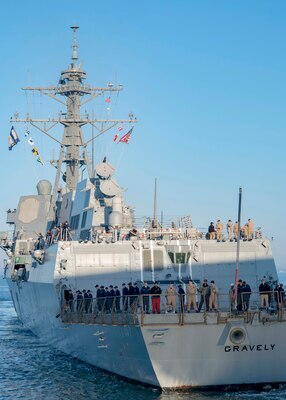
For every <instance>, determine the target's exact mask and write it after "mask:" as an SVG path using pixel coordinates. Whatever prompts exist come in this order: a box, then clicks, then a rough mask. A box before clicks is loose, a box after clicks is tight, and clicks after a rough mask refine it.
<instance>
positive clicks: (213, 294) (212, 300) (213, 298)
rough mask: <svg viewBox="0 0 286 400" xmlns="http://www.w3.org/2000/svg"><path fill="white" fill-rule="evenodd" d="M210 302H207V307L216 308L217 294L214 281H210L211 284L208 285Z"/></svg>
mask: <svg viewBox="0 0 286 400" xmlns="http://www.w3.org/2000/svg"><path fill="white" fill-rule="evenodd" d="M210 292H211V294H210V302H209V308H210V311H212V310H214V311H216V310H217V296H218V288H217V286H216V284H215V281H211V285H210Z"/></svg>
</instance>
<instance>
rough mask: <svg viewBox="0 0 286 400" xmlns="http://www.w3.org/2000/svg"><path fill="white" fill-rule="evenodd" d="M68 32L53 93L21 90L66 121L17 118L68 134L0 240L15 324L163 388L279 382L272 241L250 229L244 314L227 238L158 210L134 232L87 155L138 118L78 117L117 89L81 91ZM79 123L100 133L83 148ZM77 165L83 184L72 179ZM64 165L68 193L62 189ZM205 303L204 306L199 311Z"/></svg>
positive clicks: (114, 191) (280, 334) (279, 311)
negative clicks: (43, 99) (191, 296)
mask: <svg viewBox="0 0 286 400" xmlns="http://www.w3.org/2000/svg"><path fill="white" fill-rule="evenodd" d="M72 29H73V32H74V42H73V54H72V62H71V64H70V66H69V68H68V69H67V70H65V71H63V72H62V73H61V77H60V81H59V84H58V85H57V86H54V87H47V88H45V87H36V88H30V87H28V88H26V90H37V91H40V92H41V93H44V94H46V95H48V96H50V97H52V98H54V99H56V100H57V101H59V102H60V103H62V105H65V106H66V113H64V115H61V116H60V117H59V118H54V119H51V118H49V119H47V120H34V119H32V118H31V117H30V116H28V117H27V118H25V119H21V118H19V116H16V117H15V118H14V119H13V122H14V123H16V122H26V123H30V124H31V125H32V126H33V127H35V128H38V129H39V130H40V131H42V132H43V133H44V134H46V135H48V136H50V137H52V135H51V133H50V130H49V129H47V128H45V126H46V125H44V126H43V125H41V124H42V123H45V122H46V123H47V124H51V126H55V125H56V124H61V125H63V126H64V135H63V138H62V140H58V139H56V138H54V137H52V139H54V140H55V141H57V142H58V144H59V146H60V155H59V159H58V160H57V161H56V163H55V165H56V167H57V172H56V178H55V183H54V186H53V187H52V185H51V184H50V182H48V181H46V180H42V181H40V182H39V183H38V185H37V191H38V194H37V195H29V196H22V197H21V198H20V200H19V203H18V206H17V208H16V209H13V210H12V209H11V210H9V211H8V214H7V223H8V224H10V225H12V226H13V227H14V233H13V236H12V237H11V238H9V237H8V235H6V234H5V233H2V235H1V247H2V249H4V251H6V254H7V260H6V266H5V277H6V279H7V281H8V284H9V288H10V291H11V295H12V299H13V302H14V306H15V309H16V312H17V315H18V317H19V319H20V320H21V321H22V323H23V324H24V325H25V326H26V327H27V328H29V329H30V330H31V331H33V332H34V333H35V334H36V335H37V336H39V338H40V339H41V340H44V341H45V342H47V343H49V344H51V345H52V346H55V347H56V348H58V349H60V350H62V351H64V352H65V353H67V354H71V355H72V356H75V357H78V358H79V359H81V360H84V361H87V362H89V363H91V364H93V365H95V366H98V367H100V368H103V369H106V370H108V371H111V372H114V373H116V374H119V375H121V376H123V377H127V378H130V379H134V380H136V381H140V382H143V383H148V384H151V385H155V386H159V387H161V388H181V387H210V386H220V385H240V384H256V383H279V382H284V381H285V380H286V375H285V372H284V370H283V368H281V365H282V364H283V360H284V355H285V350H284V336H285V334H286V323H285V319H286V318H285V315H284V304H283V302H282V301H280V300H281V299H279V298H278V299H277V291H276V290H275V284H276V283H277V281H278V277H277V271H276V268H275V263H274V260H273V256H272V251H271V246H270V242H269V240H268V239H267V238H263V237H262V235H261V233H260V231H259V230H256V233H254V234H253V235H252V236H251V237H250V236H247V237H245V238H244V239H242V241H241V243H240V249H239V277H241V278H242V279H243V280H245V281H247V283H248V284H249V285H250V286H251V288H252V293H251V296H250V301H249V304H248V305H247V307H246V306H245V304H246V302H245V297H243V296H242V297H240V299H242V302H241V309H240V308H238V297H236V299H235V302H234V303H233V302H232V300H231V299H230V292H229V290H230V287H229V286H230V282H233V280H234V277H235V270H236V269H237V261H238V253H237V247H238V246H237V241H236V240H234V238H233V237H232V238H231V239H229V238H228V239H226V235H222V236H221V237H220V238H218V239H217V240H209V237H208V236H207V235H205V234H204V233H202V232H201V231H198V230H197V229H196V228H195V227H193V225H192V221H191V219H190V217H184V218H181V219H180V224H179V226H178V225H177V226H176V224H175V223H174V222H173V223H171V224H170V225H167V224H165V225H164V224H162V223H159V222H158V219H157V217H156V211H154V215H153V217H152V218H149V219H148V218H147V219H146V220H145V223H144V224H142V225H138V223H136V218H135V216H134V211H133V208H131V207H130V206H128V205H127V204H126V203H125V200H124V196H123V189H122V188H121V187H120V185H119V184H118V183H117V182H116V180H115V178H114V175H115V169H114V167H113V166H112V165H111V164H110V163H109V160H107V159H106V158H104V159H103V160H102V162H101V163H99V164H98V165H97V166H96V168H95V169H94V168H93V167H92V165H91V164H92V163H90V161H89V158H88V153H87V146H88V144H89V143H91V142H92V141H93V140H95V139H96V138H97V137H99V136H100V135H102V134H104V133H105V132H107V131H108V130H110V129H112V128H113V127H115V126H116V125H118V124H120V123H125V124H127V123H128V124H130V126H133V124H135V123H136V118H134V116H133V114H130V116H129V118H128V119H122V120H97V119H90V118H89V116H87V115H85V116H82V115H81V112H80V109H81V107H82V106H83V105H84V104H86V103H87V102H88V101H90V100H92V99H94V98H96V97H97V96H100V95H103V94H104V93H105V92H108V93H112V92H117V91H120V90H122V86H119V87H115V86H114V85H112V84H110V85H108V87H91V86H88V85H85V84H84V80H85V78H86V73H85V72H84V71H83V70H82V69H81V67H80V66H79V65H78V55H77V48H78V46H77V39H76V32H77V29H78V27H76V26H73V27H72ZM86 124H91V125H92V126H94V128H95V129H96V130H97V134H96V135H95V136H93V137H92V138H91V139H89V140H87V141H85V140H84V138H83V134H82V130H81V128H82V127H83V126H84V125H86ZM82 165H85V166H86V168H87V171H88V177H87V178H86V179H83V180H80V168H81V166H82ZM64 166H65V171H64V174H63V176H62V178H63V180H64V182H65V186H64V187H60V179H61V175H62V170H63V168H64ZM154 210H156V197H155V201H154ZM40 233H41V235H40ZM238 240H239V239H238ZM263 278H265V279H266V280H267V281H268V283H269V284H270V290H269V293H268V296H269V304H268V307H265V308H264V307H261V304H260V301H261V298H260V294H259V285H260V282H261V280H262V279H263ZM205 279H207V280H208V281H209V282H210V281H211V280H214V281H215V284H216V287H217V288H218V295H217V297H216V303H215V307H212V308H213V310H210V309H209V303H208V301H209V299H206V296H205V295H204V294H203V293H202V292H199V290H198V289H199V287H201V285H202V283H203V281H204V280H205ZM190 280H192V281H193V283H194V285H195V287H196V292H195V304H196V305H195V307H194V308H193V309H192V310H188V307H187V301H188V300H187V297H188V294H187V293H185V294H182V293H183V292H180V293H181V294H180V293H179V289H180V290H181V289H183V290H184V291H185V292H187V286H188V285H189V281H190ZM155 281H157V282H158V284H159V286H160V287H161V289H162V294H159V295H157V300H156V301H157V302H158V301H159V300H160V301H159V309H160V313H159V314H158V313H152V305H153V300H154V298H155V296H154V294H153V295H152V294H150V292H149V293H148V294H147V295H145V297H144V296H143V295H142V294H141V290H142V287H143V285H144V282H146V284H145V285H147V286H148V285H149V286H150V287H153V286H155ZM123 283H124V284H125V285H123ZM128 283H130V285H129V292H127V294H126V292H125V294H124V293H123V291H122V288H123V287H124V286H128ZM172 285H174V286H175V287H176V292H175V295H173V297H172V301H171V303H172V304H171V308H170V304H169V303H170V298H169V297H168V296H169V295H168V294H167V295H166V294H165V290H166V289H167V288H169V287H173V286H172ZM101 287H103V288H104V289H103V290H106V289H105V288H107V290H106V293H107V295H105V296H104V295H100V296H99V293H100V292H98V290H100V289H101ZM135 287H137V288H139V294H138V292H136V291H135V289H134V288H135ZM131 288H133V289H132V290H131ZM115 289H117V291H116V290H115ZM172 290H173V289H172ZM87 292H88V293H89V294H90V295H91V296H90V297H88V296H86V295H87ZM101 293H102V292H101ZM167 293H168V292H167ZM202 296H203V307H202V309H201V310H200V311H201V312H196V308H197V305H198V303H200V299H201V297H202ZM158 299H159V300H158ZM146 304H148V307H147V306H146ZM188 311H190V312H188ZM238 365H240V367H239V368H238Z"/></svg>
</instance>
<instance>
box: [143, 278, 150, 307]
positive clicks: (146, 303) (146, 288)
mask: <svg viewBox="0 0 286 400" xmlns="http://www.w3.org/2000/svg"><path fill="white" fill-rule="evenodd" d="M141 295H142V302H143V313H146V314H149V303H150V302H149V298H150V296H149V295H150V287H149V286H148V283H147V282H146V281H145V282H144V286H143V287H142V288H141Z"/></svg>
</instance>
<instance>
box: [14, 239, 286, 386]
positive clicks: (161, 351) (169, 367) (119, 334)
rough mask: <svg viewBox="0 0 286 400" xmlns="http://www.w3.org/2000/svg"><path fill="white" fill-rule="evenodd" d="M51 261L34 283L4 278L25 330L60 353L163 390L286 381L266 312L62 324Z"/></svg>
mask: <svg viewBox="0 0 286 400" xmlns="http://www.w3.org/2000/svg"><path fill="white" fill-rule="evenodd" d="M55 249H56V247H55ZM55 249H53V250H54V251H55ZM52 260H53V257H51V260H50V261H51V262H50V263H49V262H48V261H47V266H48V265H50V268H47V267H46V268H45V273H43V271H42V272H39V270H38V276H37V282H36V281H34V282H32V281H31V282H29V281H28V282H19V281H18V282H14V281H12V280H11V279H10V278H8V279H7V280H8V285H9V288H10V291H11V295H12V298H13V301H14V305H15V309H16V312H17V314H18V316H19V318H20V320H21V321H22V323H23V324H24V326H25V327H27V328H28V329H30V330H31V331H32V332H33V333H34V334H35V335H37V336H38V337H39V338H40V339H41V340H43V341H44V342H45V343H48V344H50V345H51V346H53V347H55V348H57V349H59V350H61V351H63V352H64V353H66V354H69V355H71V356H73V357H76V358H78V359H80V360H83V361H85V362H88V363H90V364H92V365H94V366H96V367H99V368H102V369H104V370H107V371H110V372H113V373H115V374H117V375H120V376H122V377H125V378H128V379H133V380H136V381H139V382H142V383H144V384H149V385H154V386H157V387H160V388H165V389H174V388H199V387H212V386H228V385H244V384H258V383H275V382H276V383H278V382H283V381H285V380H286V378H285V371H284V368H283V361H284V359H285V345H284V343H285V335H286V322H277V320H276V319H275V320H271V319H268V320H267V315H268V314H265V315H264V317H263V318H262V316H261V315H258V313H257V315H255V314H254V317H253V320H252V321H251V323H250V322H248V323H246V322H245V320H244V319H243V318H241V317H237V318H236V317H232V318H229V319H228V318H225V319H224V320H221V321H219V320H218V316H217V314H215V313H206V314H203V313H201V314H196V313H191V314H185V315H184V325H181V324H180V321H179V315H177V314H173V315H166V314H161V315H150V314H149V315H145V316H144V322H142V320H141V316H140V315H138V321H139V323H137V324H132V325H120V326H117V325H112V324H100V323H94V324H87V323H65V322H63V321H62V320H61V318H59V313H60V312H61V310H60V304H59V297H58V286H57V284H55V283H54V282H53V270H54V269H53V267H52ZM34 279H35V277H34ZM49 279H51V282H50V283H47V280H49ZM41 281H42V282H41ZM45 281H46V282H45ZM140 321H141V322H140ZM233 329H239V330H240V332H242V333H243V340H242V341H241V342H240V343H234V342H233V341H232V340H231V332H232V331H233Z"/></svg>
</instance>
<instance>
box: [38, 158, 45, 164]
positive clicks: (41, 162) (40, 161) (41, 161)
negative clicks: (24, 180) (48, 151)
mask: <svg viewBox="0 0 286 400" xmlns="http://www.w3.org/2000/svg"><path fill="white" fill-rule="evenodd" d="M37 161H38V162H39V163H40V164H42V165H44V162H43V160H42V159H41V157H40V156H39V157H38V158H37Z"/></svg>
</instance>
